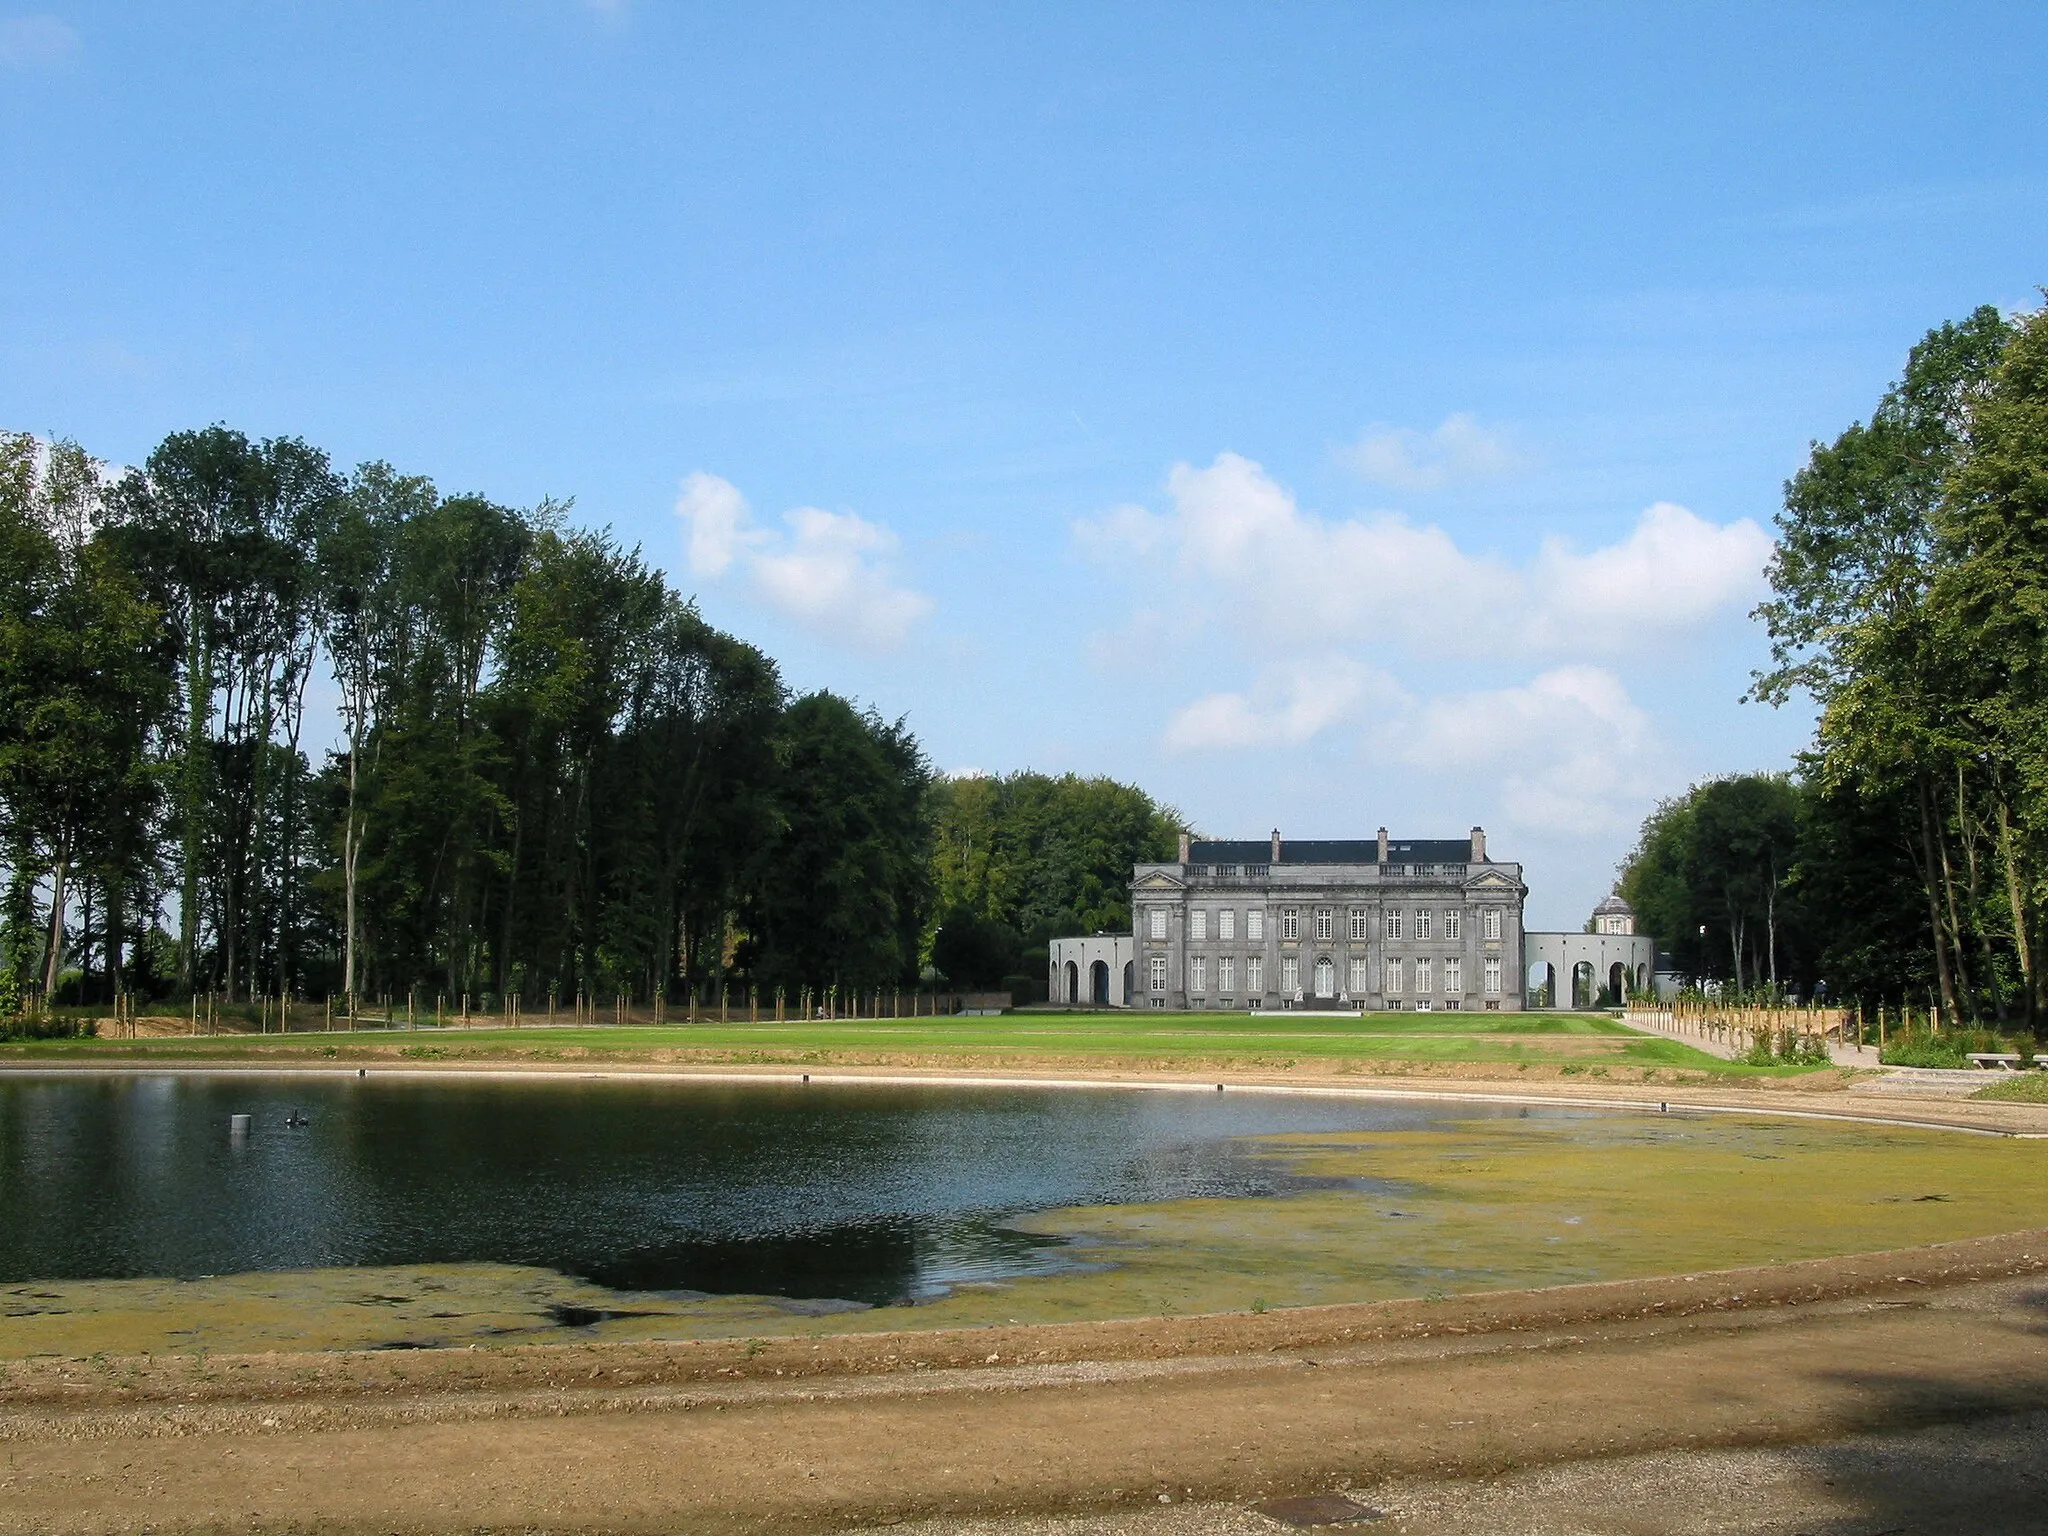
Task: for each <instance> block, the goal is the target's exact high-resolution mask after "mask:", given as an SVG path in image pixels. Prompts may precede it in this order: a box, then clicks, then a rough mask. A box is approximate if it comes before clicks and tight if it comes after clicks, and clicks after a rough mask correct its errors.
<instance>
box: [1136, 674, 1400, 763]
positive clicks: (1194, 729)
mask: <svg viewBox="0 0 2048 1536" xmlns="http://www.w3.org/2000/svg"><path fill="white" fill-rule="evenodd" d="M1406 704H1407V698H1406V695H1404V694H1403V693H1402V691H1401V687H1400V685H1399V684H1398V683H1396V682H1395V681H1394V680H1393V679H1392V678H1390V677H1388V676H1387V675H1386V674H1385V673H1383V672H1377V671H1375V670H1373V669H1372V668H1370V667H1367V666H1364V665H1362V664H1361V663H1359V662H1356V661H1354V660H1352V659H1351V658H1350V657H1348V656H1340V655H1331V656H1325V657H1323V658H1321V659H1320V660H1317V661H1310V662H1299V663H1295V664H1292V665H1288V666H1284V667H1276V668H1273V669H1270V670H1269V671H1268V672H1267V673H1266V674H1265V676H1263V677H1261V678H1260V679H1259V682H1258V684H1257V686H1255V687H1254V688H1253V689H1252V690H1251V691H1250V692H1249V693H1211V694H1207V695H1205V696H1204V697H1202V698H1199V699H1196V700H1195V701H1194V702H1193V703H1192V704H1188V705H1186V706H1184V707H1183V708H1181V709H1179V710H1176V711H1175V712H1174V715H1173V718H1172V719H1171V720H1169V721H1168V722H1167V726H1166V735H1165V745H1166V746H1167V748H1168V749H1169V750H1171V751H1175V752H1191V751H1205V750H1214V749H1224V750H1237V749H1242V748H1246V747H1279V746H1287V747H1293V746H1300V745H1301V744H1302V743H1303V742H1306V741H1309V740H1310V739H1312V738H1314V737H1316V736H1319V735H1321V734H1322V732H1323V731H1324V730H1326V729H1327V728H1329V727H1330V726H1332V725H1335V724H1337V723H1339V722H1340V721H1345V720H1353V719H1356V718H1358V717H1359V716H1360V715H1361V714H1362V713H1363V712H1364V711H1365V710H1366V709H1367V708H1369V707H1371V706H1373V705H1382V706H1386V705H1391V706H1394V707H1397V708H1398V707H1403V706H1405V705H1406Z"/></svg>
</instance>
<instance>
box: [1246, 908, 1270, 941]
mask: <svg viewBox="0 0 2048 1536" xmlns="http://www.w3.org/2000/svg"><path fill="white" fill-rule="evenodd" d="M1244 936H1245V937H1246V938H1248V939H1263V938H1264V937H1265V936H1266V909H1265V908H1264V907H1253V908H1252V909H1251V911H1249V912H1247V913H1245V915H1244Z"/></svg>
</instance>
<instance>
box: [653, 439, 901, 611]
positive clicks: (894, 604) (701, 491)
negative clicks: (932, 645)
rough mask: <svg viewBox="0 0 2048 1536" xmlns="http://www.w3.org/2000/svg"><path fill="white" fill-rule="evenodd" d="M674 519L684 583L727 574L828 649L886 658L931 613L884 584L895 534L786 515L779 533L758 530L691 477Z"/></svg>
mask: <svg viewBox="0 0 2048 1536" xmlns="http://www.w3.org/2000/svg"><path fill="white" fill-rule="evenodd" d="M676 516H677V518H679V519H680V520H681V521H682V523H683V525H684V528H685V535H684V537H685V547H686V550H687V554H688V559H689V565H690V570H691V572H692V573H693V574H694V575H698V576H703V577H707V578H710V579H712V580H717V579H720V578H722V577H724V576H725V575H726V574H727V573H728V572H730V571H731V570H732V569H733V568H734V567H735V566H736V565H737V566H738V567H739V569H740V570H741V572H742V573H743V574H744V575H745V577H746V578H747V581H748V583H749V585H750V586H751V587H752V589H753V592H754V595H755V596H756V597H757V598H758V599H759V600H760V601H762V602H764V603H766V604H767V605H768V606H769V607H770V608H773V609H774V610H775V611H776V612H778V613H780V614H782V615H783V616H784V617H785V618H788V619H790V620H793V621H794V622H796V623H798V624H801V625H802V626H804V627H805V628H806V629H809V630H811V631H813V632H814V633H816V634H819V635H821V636H823V637H824V638H826V639H828V640H831V641H834V642H835V643H838V644H842V645H847V646H851V647H852V648H854V649H856V650H863V651H891V650H895V649H897V648H898V647H900V646H901V645H902V644H903V643H904V641H905V640H907V639H908V638H909V636H910V632H911V630H912V629H914V628H915V627H916V626H917V625H918V624H919V623H920V622H921V621H922V620H923V619H924V618H925V617H926V616H927V615H929V614H930V613H931V611H932V601H931V599H930V598H928V597H926V596H925V595H924V594H923V593H921V592H917V591H914V590H912V589H911V588H909V587H904V586H899V585H897V584H896V582H895V580H894V578H893V576H892V575H891V572H890V570H889V566H888V557H889V556H890V555H891V554H893V553H894V552H895V550H896V548H897V539H896V536H895V534H893V533H891V532H890V531H889V530H888V529H887V528H885V527H882V526H881V525H880V524H877V523H871V522H869V521H867V519H865V518H862V517H858V516H855V515H854V514H853V513H851V512H827V511H824V510H823V509H822V508H819V507H795V508H792V509H791V510H790V511H788V512H785V513H783V514H782V520H783V522H784V523H785V524H786V525H787V531H782V532H779V531H776V530H773V529H765V528H759V527H756V526H755V525H754V522H753V513H752V511H751V509H750V508H749V507H748V506H747V501H746V498H745V497H744V496H742V495H741V494H740V491H739V488H738V487H737V486H735V485H734V484H733V483H732V482H731V481H729V480H724V479H721V478H719V477H718V476H717V475H710V474H705V473H703V472H702V471H698V472H697V473H694V474H692V475H690V476H689V477H687V478H686V479H685V480H684V481H683V484H682V490H681V492H680V494H679V495H678V496H677V498H676Z"/></svg>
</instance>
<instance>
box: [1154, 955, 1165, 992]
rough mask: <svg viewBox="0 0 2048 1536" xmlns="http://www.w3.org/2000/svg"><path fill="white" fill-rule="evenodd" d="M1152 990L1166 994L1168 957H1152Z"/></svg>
mask: <svg viewBox="0 0 2048 1536" xmlns="http://www.w3.org/2000/svg"><path fill="white" fill-rule="evenodd" d="M1152 990H1153V991H1154V992H1164V991H1165V990H1166V956H1164V955H1154V956H1153V957H1152Z"/></svg>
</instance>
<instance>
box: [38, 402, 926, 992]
mask: <svg viewBox="0 0 2048 1536" xmlns="http://www.w3.org/2000/svg"><path fill="white" fill-rule="evenodd" d="M563 513H564V509H563V508H561V507H559V506H555V505H552V504H543V505H542V506H540V507H537V508H534V509H531V510H520V509H516V508H510V507H505V506H501V505H498V504H497V503H495V502H492V501H491V500H489V499H488V498H486V497H482V496H475V495H455V496H448V495H443V494H442V493H441V492H440V491H438V490H437V489H436V488H435V487H434V486H433V485H432V484H431V483H430V482H428V481H426V480H424V479H421V478H419V477H416V476H407V475H402V474H400V473H398V472H397V471H395V470H393V469H391V468H390V467H389V466H387V465H383V464H369V465H365V466H363V467H362V468H360V469H359V470H357V471H356V472H355V473H354V474H352V475H347V476H344V475H341V474H339V473H337V472H336V471H335V470H334V469H333V468H332V467H331V465H330V464H329V462H328V460H327V458H326V456H325V455H324V454H322V453H321V452H320V451H319V450H318V449H316V448H314V447H312V446H310V445H309V444H306V443H304V442H301V441H299V440H297V439H291V438H279V439H271V440H268V441H253V440H251V439H249V438H247V437H245V436H243V435H242V434H240V433H237V432H233V431H231V430H229V429H227V428H224V427H212V428H208V429H205V430H203V431H198V432H183V433H177V434H174V435H173V436H171V437H169V438H167V439H165V441H164V442H163V443H162V444H161V445H160V446H159V447H158V448H157V449H156V451H155V452H153V453H152V454H151V455H150V456H149V458H148V459H147V460H146V461H145V463H144V464H143V465H142V466H141V468H140V469H138V470H136V471H134V472H132V473H130V474H128V475H126V476H124V477H122V478H121V479H120V480H119V481H118V482H116V483H113V484H111V485H110V484H108V483H107V481H106V477H105V476H104V474H103V472H102V471H101V469H100V467H99V466H98V465H96V464H94V463H93V461H92V460H91V459H90V458H89V457H87V456H86V455H85V454H83V453H82V452H81V451H79V450H77V449H76V448H74V447H72V446H71V445H69V444H57V445H54V446H51V445H45V444H42V443H39V442H38V441H37V440H35V439H33V438H30V437H27V436H23V435H19V434H15V435H6V436H0V866H4V872H5V875H6V885H5V900H6V903H7V905H6V910H5V912H4V913H0V934H4V943H5V951H4V956H5V960H6V967H7V969H6V974H7V975H8V976H9V977H10V978H11V981H12V982H13V983H14V984H16V985H18V986H19V987H21V988H25V989H26V990H27V991H29V992H35V991H54V990H56V989H57V988H58V986H59V983H60V978H61V977H62V976H64V975H65V974H66V973H67V972H71V973H73V981H72V982H71V983H70V984H71V985H72V986H73V987H74V988H77V989H79V990H82V991H84V992H89V993H93V994H95V995H98V996H101V997H104V996H106V995H108V994H109V993H110V992H112V991H113V990H115V989H118V988H120V987H122V986H124V985H141V986H144V987H146V988H148V989H151V990H155V991H159V992H178V991H183V990H217V991H220V992H223V993H225V994H226V995H227V996H228V997H229V998H230V999H231V1000H232V999H234V998H236V997H242V996H249V995H252V994H256V993H268V994H279V993H299V994H303V993H306V992H309V991H331V992H336V993H342V994H350V993H354V994H383V995H385V996H399V997H402V996H403V995H404V994H405V993H407V992H408V991H414V990H417V991H420V992H423V993H424V994H426V995H427V996H428V998H429V1000H430V1001H431V999H432V997H433V995H434V994H437V993H438V994H442V995H445V996H446V997H448V998H450V999H453V998H455V997H457V996H459V995H462V994H467V995H469V996H471V997H472V998H485V997H498V998H502V997H505V996H507V995H510V994H518V995H520V996H521V997H522V999H523V1000H524V1001H525V1003H526V1006H527V1007H528V1008H530V1009H531V1008H535V1007H538V1006H540V1005H541V1004H542V1003H543V1002H544V1000H545V999H546V998H548V997H550V996H552V997H555V998H557V999H560V1000H562V1001H564V1002H567V1001H569V1000H570V999H572V998H574V997H576V996H578V995H582V996H585V997H594V996H597V995H600V994H607V995H609V994H627V995H631V996H634V997H639V998H647V997H651V996H659V995H667V996H673V995H676V994H678V993H679V992H681V991H683V990H686V989H689V988H692V987H697V986H700V985H706V984H709V983H711V982H714V981H715V982H720V983H724V982H739V983H749V982H753V983H758V984H761V985H764V986H776V985H780V986H787V987H790V988H797V987H806V986H809V987H827V986H833V985H837V986H840V987H841V988H856V987H857V988H868V987H876V986H884V985H891V984H900V983H907V982H910V981H912V980H913V979H914V977H915V975H916V972H917V969H918V963H919V949H920V942H921V940H922V939H923V937H924V935H925V933H926V932H927V929H928V926H929V923H930V919H931V905H932V872H931V863H930V843H931V822H930V807H929V805H928V803H927V792H928V789H929V785H930V779H931V775H930V770H929V767H928V766H927V764H926V763H925V761H924V757H923V754H922V752H921V750H920V749H919V747H918V744H917V741H916V739H915V737H914V736H912V734H911V733H910V731H909V730H908V728H907V727H906V726H905V725H904V724H903V723H902V722H900V721H899V722H896V723H894V724H889V723H885V722H884V721H882V720H881V719H880V718H879V717H878V716H876V715H875V714H874V713H873V712H872V711H865V712H864V711H861V710H857V709H855V708H854V707H853V706H852V705H850V704H848V703H846V702H845V701H844V700H842V699H838V698H835V697H833V696H832V695H830V694H815V695H812V696H810V697H807V698H803V699H799V700H796V701H794V702H792V701H791V700H790V699H789V698H788V696H787V694H786V692H785V690H784V688H783V685H782V681H781V677H780V674H779V672H778V670H777V668H776V665H775V663H774V662H773V661H772V660H771V659H770V658H768V657H767V656H764V655H763V654H761V653H760V652H759V651H758V650H756V649H754V648H753V647H751V646H749V645H746V644H745V643H743V642H741V641H739V640H736V639H734V638H733V637H732V636H730V635H725V634H721V633H720V632H719V631H717V630H716V629H714V628H713V627H712V626H710V625H709V624H707V623H705V622H704V620H703V618H702V616H701V615H700V614H699V613H698V612H697V610H696V608H695V607H694V606H693V605H692V604H691V603H690V602H689V601H688V600H686V599H685V598H684V597H682V596H681V595H680V594H678V593H676V592H675V591H673V590H672V589H671V588H670V587H669V586H668V584H667V583H666V581H665V580H664V579H663V577H662V576H661V574H660V573H659V572H658V571H656V570H654V569H653V568H651V567H650V566H649V565H648V564H647V563H646V562H645V561H644V560H643V559H642V557H641V555H640V553H639V551H637V550H633V549H627V548H623V547H621V546H620V545H619V544H618V543H617V542H616V541H615V540H614V539H612V537H611V536H610V535H609V534H608V533H605V532H602V531H593V530H588V529H575V528H571V527H569V526H568V525H567V523H566V520H565V517H564V515H563ZM323 676H324V677H326V678H329V679H331V682H332V685H333V690H334V696H335V698H336V701H337V703H338V706H339V709H338V713H339V717H340V732H339V736H340V740H339V742H338V743H337V744H336V745H335V747H334V749H333V750H332V751H329V752H327V753H326V754H325V755H324V760H319V761H314V760H310V759H311V757H312V756H313V755H315V754H316V753H317V745H314V744H309V743H308V741H307V740H306V736H305V725H306V719H307V697H308V691H309V688H311V687H312V686H313V685H314V684H315V683H316V682H318V681H319V680H321V678H322V677H323Z"/></svg>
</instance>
